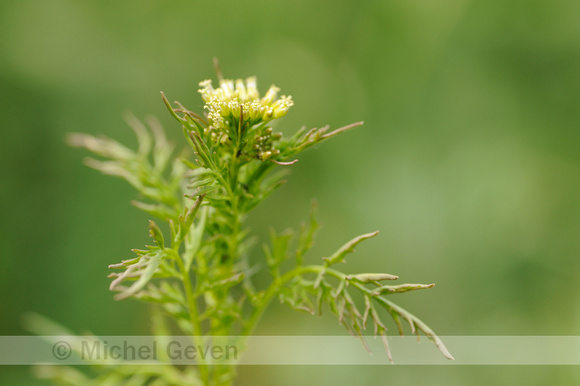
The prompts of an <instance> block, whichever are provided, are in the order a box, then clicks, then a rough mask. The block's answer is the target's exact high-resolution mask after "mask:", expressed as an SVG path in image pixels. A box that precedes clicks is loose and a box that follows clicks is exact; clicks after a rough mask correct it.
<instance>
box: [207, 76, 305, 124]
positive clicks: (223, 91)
mask: <svg viewBox="0 0 580 386" xmlns="http://www.w3.org/2000/svg"><path fill="white" fill-rule="evenodd" d="M199 85H200V87H202V88H201V89H200V90H199V92H200V94H201V97H202V99H203V100H204V102H205V106H204V108H205V109H206V110H208V118H209V120H210V131H211V130H219V131H223V129H224V127H225V126H226V125H231V124H233V123H234V122H239V121H240V117H241V119H242V122H243V123H244V124H245V123H249V124H250V126H252V125H255V124H258V123H261V122H267V121H270V120H273V119H278V118H281V117H283V116H284V115H286V113H287V112H288V109H289V108H290V107H291V106H292V105H294V102H293V101H292V97H291V96H284V95H283V96H281V97H280V99H276V98H277V96H278V91H280V89H279V88H278V87H276V86H274V85H272V86H271V87H270V89H269V90H268V92H267V93H266V95H264V97H263V98H260V93H259V92H258V89H257V87H256V77H250V78H248V79H246V80H245V82H244V80H242V79H237V80H235V81H234V80H232V79H223V80H221V81H220V86H219V87H218V88H217V89H214V88H213V86H212V82H211V80H204V81H203V82H200V84H199Z"/></svg>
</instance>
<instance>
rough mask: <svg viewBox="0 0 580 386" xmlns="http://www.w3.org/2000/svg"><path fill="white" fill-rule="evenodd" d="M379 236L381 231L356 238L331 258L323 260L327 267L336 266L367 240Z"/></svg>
mask: <svg viewBox="0 0 580 386" xmlns="http://www.w3.org/2000/svg"><path fill="white" fill-rule="evenodd" d="M378 234H379V231H376V232H372V233H367V234H364V235H361V236H358V237H355V238H354V239H352V240H350V241H349V242H348V243H346V244H344V245H343V246H342V247H340V248H339V249H338V250H337V251H336V252H334V253H333V254H332V255H331V256H330V257H323V259H324V260H325V262H326V265H327V266H330V265H332V264H336V263H338V262H341V261H343V260H344V257H345V256H346V255H347V254H349V253H352V252H354V247H356V246H357V245H358V244H359V243H361V242H363V241H365V240H367V239H370V238H371V237H375V236H376V235H378Z"/></svg>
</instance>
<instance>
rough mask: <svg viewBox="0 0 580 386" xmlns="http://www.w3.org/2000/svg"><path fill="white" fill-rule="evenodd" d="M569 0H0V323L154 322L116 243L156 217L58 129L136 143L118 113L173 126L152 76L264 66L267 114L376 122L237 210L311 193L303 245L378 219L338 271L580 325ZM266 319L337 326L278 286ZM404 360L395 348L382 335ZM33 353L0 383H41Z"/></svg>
mask: <svg viewBox="0 0 580 386" xmlns="http://www.w3.org/2000/svg"><path fill="white" fill-rule="evenodd" d="M579 20H580V2H578V1H574V0H571V1H566V0H558V1H550V0H525V1H523V0H521V1H503V0H491V1H490V0H481V1H479V0H473V1H470V0H438V1H424V0H405V1H372V0H368V1H354V0H308V1H301V0H297V1H291V2H290V1H278V0H272V1H268V2H261V1H243V2H242V1H172V2H168V1H137V0H132V1H118V0H101V1H98V2H97V1H92V2H89V1H74V0H51V1H42V0H39V1H34V0H3V1H2V2H0V124H1V133H2V135H1V137H0V138H1V139H0V157H1V162H0V176H1V184H2V185H1V189H0V197H1V200H0V206H1V211H0V218H1V227H2V228H1V230H0V245H1V247H0V262H1V268H0V294H1V296H0V333H1V334H3V335H25V334H28V332H27V331H26V330H25V329H24V327H23V324H22V315H23V314H25V313H26V312H28V311H34V312H37V313H40V314H43V315H45V316H47V317H49V318H52V319H54V320H55V321H58V322H60V323H62V324H64V325H66V326H68V327H69V328H71V329H73V330H74V331H77V332H83V331H87V330H88V331H92V332H93V333H95V334H100V335H123V334H147V333H148V331H149V325H148V322H147V309H146V307H145V306H144V305H142V304H139V303H136V302H132V301H123V302H115V301H113V299H112V294H111V293H110V292H109V291H108V290H107V287H108V284H109V279H107V278H106V276H107V274H108V269H107V265H108V264H111V263H115V262H118V261H120V260H121V259H124V258H128V257H130V256H131V252H130V249H131V248H135V247H141V246H142V245H144V244H145V243H147V242H148V240H147V216H146V215H145V214H143V213H141V212H139V211H138V210H137V209H135V208H133V207H131V206H130V205H129V202H130V200H132V199H133V197H134V193H133V191H132V189H131V188H130V187H129V186H128V185H127V184H126V183H124V182H123V181H121V180H115V179H112V178H109V177H105V176H102V175H100V174H99V173H97V172H95V171H93V170H90V169H88V168H86V167H85V166H83V165H82V158H83V157H84V156H85V155H87V154H86V153H84V152H83V151H81V150H78V149H72V148H69V147H67V146H66V145H65V143H64V137H65V135H66V133H68V132H71V131H80V132H87V133H91V134H98V133H102V134H105V135H107V136H110V137H113V138H116V139H119V140H120V141H122V142H124V143H128V144H134V142H135V141H134V139H133V137H132V133H131V131H130V130H129V129H128V128H127V126H126V125H125V124H124V123H123V121H122V119H121V116H122V114H123V112H124V111H126V110H130V111H132V112H133V113H134V114H136V115H137V116H139V117H144V116H145V115H147V114H153V115H155V116H157V117H158V118H160V120H161V121H162V122H163V124H164V126H165V127H166V129H167V131H168V133H169V136H170V137H171V138H173V139H174V140H175V141H180V138H181V137H180V129H179V127H178V126H177V124H176V123H175V122H174V121H172V119H171V117H170V116H169V114H168V113H167V112H166V110H165V108H164V106H163V104H162V102H161V99H160V96H159V91H160V90H163V91H164V92H165V93H166V94H167V95H168V96H169V98H170V99H171V100H179V101H181V102H183V103H184V104H185V105H186V106H188V107H190V108H191V109H201V108H202V102H201V99H200V98H199V95H198V94H197V88H198V87H197V83H198V82H199V81H201V80H203V79H207V78H212V77H213V78H215V76H214V74H213V67H212V58H213V57H218V58H219V59H220V62H221V65H222V69H223V71H224V73H225V75H226V77H247V76H251V75H257V76H258V82H259V87H260V89H261V90H262V92H265V91H266V89H267V87H268V86H269V85H270V84H272V83H275V84H276V85H278V86H279V87H281V88H282V93H286V94H291V95H292V96H293V98H294V100H295V103H296V105H295V106H294V107H293V108H292V109H291V113H290V114H289V115H288V116H287V117H286V118H284V120H283V122H282V123H281V125H279V126H278V127H277V129H281V130H283V131H285V132H287V133H292V132H293V131H295V130H296V129H297V128H299V127H300V126H302V125H307V126H309V127H320V126H322V125H325V124H330V125H331V126H332V127H334V128H336V127H339V126H342V125H345V124H348V123H351V122H354V121H358V120H364V121H365V125H364V126H363V127H362V128H358V129H356V130H354V131H351V132H348V133H346V134H343V135H341V136H340V137H338V138H335V139H333V140H332V141H329V142H326V143H325V144H323V145H321V146H319V148H318V149H316V150H314V151H310V152H308V153H306V154H304V155H303V156H302V157H300V162H299V163H298V164H296V165H295V166H293V167H292V175H291V177H290V180H289V183H288V184H287V185H286V186H284V187H283V188H281V189H280V190H279V191H278V192H277V193H275V194H274V195H273V196H271V197H270V198H269V200H268V201H267V202H266V203H265V204H264V205H263V206H262V207H260V208H259V209H257V210H256V212H255V213H254V216H253V217H252V218H251V219H250V221H249V222H250V225H251V226H252V229H253V230H254V233H255V234H257V235H264V234H265V233H266V232H267V230H268V228H269V227H270V226H273V227H274V228H276V229H278V230H282V229H284V228H286V227H289V226H294V227H295V226H297V225H298V224H299V223H300V221H301V220H302V219H305V218H306V217H307V215H308V210H309V206H310V200H311V198H317V199H318V202H319V207H320V216H319V218H320V221H321V222H322V223H323V225H324V226H323V228H322V229H321V231H320V233H319V238H318V241H317V245H316V247H315V249H314V251H313V254H312V255H311V259H314V260H316V259H318V258H319V257H320V256H323V255H325V254H327V253H329V252H332V251H333V250H334V249H335V248H337V247H338V246H340V245H341V244H342V243H343V242H344V241H346V240H348V239H350V238H352V237H354V236H356V235H358V234H361V233H366V232H370V231H373V230H376V229H379V230H380V231H381V233H380V236H379V237H378V238H375V239H373V240H370V241H367V242H366V243H365V244H363V245H361V246H360V247H359V248H358V251H357V254H356V255H354V256H353V257H351V258H350V259H349V263H348V265H346V266H345V269H347V270H350V272H359V271H381V272H382V271H386V272H390V273H394V274H398V275H400V277H401V280H403V281H407V282H436V283H437V286H436V287H435V288H434V289H432V290H429V291H422V292H415V293H410V294H406V295H401V296H400V297H398V298H397V299H396V300H397V301H398V303H399V304H401V305H403V306H405V307H407V308H408V309H409V310H410V311H411V312H413V313H415V314H417V315H419V316H420V317H421V318H422V319H423V320H425V321H426V322H427V323H428V324H429V325H430V326H431V327H432V328H433V329H434V330H435V331H436V332H438V333H439V334H440V335H579V334H580V304H579V299H580V296H579V295H580V289H579V286H578V284H579V281H578V277H579V274H580V259H579V257H580V201H579V198H580V151H579V149H580V134H579V129H580V108H579V102H580V23H579V22H578V21H579ZM258 333H259V334H274V335H278V334H279V335H293V334H296V335H301V334H302V335H308V334H342V333H343V331H342V330H341V328H340V327H339V326H338V325H337V323H336V321H335V320H334V318H333V317H328V316H326V317H322V318H317V317H312V316H310V315H306V314H297V313H295V312H294V311H291V310H289V309H287V308H285V307H283V306H279V305H277V304H275V305H273V306H272V308H271V309H270V312H269V313H268V314H267V316H266V317H265V319H264V320H263V322H262V324H261V325H260V328H259V329H258ZM394 355H395V359H396V353H394ZM387 381H388V382H389V383H392V384H429V385H466V384H491V383H494V384H498V383H500V384H514V383H520V384H528V385H544V384H562V385H569V384H574V383H576V384H578V383H580V370H579V369H578V368H577V367H571V366H570V367H564V366H562V367H559V366H551V367H509V366H497V367H493V366H492V367H471V366H445V367H427V366H426V367H405V366H401V367H397V366H394V367H393V366H385V367H364V366H362V367H361V366H352V367H316V366H313V367H291V366H288V367H244V368H242V369H240V381H239V384H241V385H257V384H277V385H295V384H299V383H302V384H385V383H386V382H387ZM35 382H38V381H35V380H34V379H33V378H32V376H31V374H30V369H29V368H27V367H14V368H3V369H1V370H0V383H2V384H27V385H28V384H33V383H35Z"/></svg>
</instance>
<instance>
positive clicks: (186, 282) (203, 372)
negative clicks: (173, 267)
mask: <svg viewBox="0 0 580 386" xmlns="http://www.w3.org/2000/svg"><path fill="white" fill-rule="evenodd" d="M174 252H175V255H176V259H175V260H176V262H177V265H178V267H179V270H180V271H181V274H182V276H183V290H184V292H185V297H186V299H187V305H188V308H189V319H190V320H191V327H192V333H193V336H192V338H193V341H194V343H195V345H197V346H199V347H201V345H202V344H203V332H202V329H201V323H200V320H199V312H198V309H197V302H196V301H195V296H194V292H193V285H192V284H191V276H190V274H189V271H187V270H186V269H185V264H184V263H183V259H182V258H181V256H180V255H179V253H177V252H176V251H174ZM197 367H198V369H199V374H200V377H201V379H202V381H203V383H204V384H205V385H208V384H209V371H208V368H207V366H206V365H205V363H204V358H202V357H200V358H199V362H198V366H197Z"/></svg>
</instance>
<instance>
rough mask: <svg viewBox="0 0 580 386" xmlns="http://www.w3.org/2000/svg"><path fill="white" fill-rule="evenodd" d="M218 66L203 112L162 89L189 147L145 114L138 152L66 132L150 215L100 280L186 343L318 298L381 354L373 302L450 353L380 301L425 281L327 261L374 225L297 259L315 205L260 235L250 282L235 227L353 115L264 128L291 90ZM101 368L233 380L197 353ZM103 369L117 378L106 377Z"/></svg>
mask: <svg viewBox="0 0 580 386" xmlns="http://www.w3.org/2000/svg"><path fill="white" fill-rule="evenodd" d="M216 68H217V72H218V78H219V86H218V87H217V88H214V87H213V85H212V81H211V80H205V81H203V82H201V83H200V87H201V88H200V90H199V92H200V94H201V97H202V99H203V101H204V102H205V106H204V110H205V113H204V114H198V113H195V112H193V111H190V110H188V109H187V108H186V107H184V106H183V105H181V104H180V103H179V102H175V104H171V103H170V102H169V101H168V100H167V98H166V97H165V95H163V94H162V97H163V101H164V103H165V105H166V106H167V109H168V110H169V112H170V113H171V115H172V116H173V117H174V118H175V119H176V120H177V121H178V123H179V124H180V125H181V128H182V130H183V134H184V137H185V139H186V141H187V144H188V149H189V150H187V149H186V150H185V151H181V152H179V153H177V154H176V153H175V152H174V146H173V145H171V144H170V143H169V142H168V141H167V140H166V138H165V135H164V133H163V129H162V128H161V126H160V124H159V122H158V121H157V120H155V119H152V118H150V119H149V120H148V126H149V127H148V128H147V127H146V126H145V125H144V124H142V123H141V122H140V121H138V120H137V119H136V118H134V117H129V118H128V123H129V124H130V126H131V127H132V128H133V130H134V131H135V133H136V135H137V138H138V143H139V146H138V149H137V150H131V149H129V148H127V147H125V146H123V145H121V144H119V143H117V142H116V141H114V140H112V139H108V138H104V137H93V136H90V135H87V134H71V135H70V137H69V143H70V144H71V145H73V146H78V147H82V148H86V149H88V150H90V151H91V152H93V153H94V154H96V155H98V156H101V157H103V158H104V159H105V160H100V161H98V160H95V159H87V161H86V163H87V165H89V166H91V167H93V168H95V169H98V170H100V171H101V172H103V173H105V174H109V175H114V176H118V177H122V178H124V179H125V180H127V181H128V182H129V183H130V184H131V185H133V186H134V187H135V188H136V189H137V190H138V192H139V193H140V196H141V198H140V200H138V201H134V202H133V205H135V206H136V207H137V208H139V209H141V210H143V211H145V212H147V213H148V214H150V215H151V216H152V217H154V218H155V221H154V220H151V221H150V223H149V233H150V236H151V237H152V238H153V240H154V241H155V245H153V246H147V248H146V249H136V250H134V252H135V254H136V256H135V257H134V258H132V259H129V260H123V261H121V262H120V263H117V264H112V265H111V266H110V268H112V269H113V270H114V272H113V273H111V275H110V277H111V278H112V282H111V285H110V288H111V290H113V291H115V292H117V294H116V296H115V298H116V299H118V300H121V299H126V298H134V299H137V300H141V301H144V302H147V303H150V304H152V305H153V306H154V308H155V310H156V312H157V313H156V314H155V315H156V316H155V319H154V320H155V323H154V326H155V329H156V331H154V333H156V334H160V335H161V334H162V333H163V332H164V331H169V330H170V328H169V327H167V323H171V321H173V322H175V323H174V326H173V327H171V328H174V329H175V328H177V329H178V330H179V331H181V332H182V333H183V334H185V335H189V336H191V337H192V338H191V339H193V340H194V341H196V342H202V341H207V340H211V339H213V337H215V336H237V337H240V338H239V339H244V337H247V336H249V335H251V334H252V332H253V331H254V329H255V327H256V324H257V323H258V321H259V320H260V318H261V316H262V315H263V313H264V311H265V310H266V308H267V307H268V305H269V304H270V303H271V301H272V300H273V299H276V298H277V299H278V300H279V301H280V302H282V303H285V304H287V305H289V306H290V307H292V308H294V309H296V310H299V311H306V312H308V313H311V314H315V313H317V312H318V313H320V312H322V310H323V309H324V308H326V307H328V308H329V309H330V311H331V312H332V313H333V314H335V315H336V316H337V318H338V322H339V323H340V324H341V325H343V326H344V327H345V328H346V329H347V330H348V331H349V332H350V333H351V334H353V335H355V336H358V337H359V338H360V339H361V341H362V342H363V344H366V343H365V339H364V336H363V332H364V331H365V329H366V328H367V327H368V325H372V330H373V331H374V334H375V335H379V336H381V337H382V339H383V342H384V346H385V349H386V351H387V353H388V355H389V358H391V355H390V351H389V347H388V342H387V339H386V331H387V328H386V326H385V324H384V322H383V320H382V319H381V316H380V313H379V310H380V309H383V310H386V311H388V313H389V314H390V316H391V317H392V318H393V320H394V322H395V324H396V326H397V327H398V330H399V332H400V333H401V334H402V333H403V327H402V323H401V321H404V322H406V323H408V324H409V326H410V329H411V331H412V332H414V333H417V334H418V333H419V332H423V333H424V334H425V335H426V336H428V337H429V338H430V339H431V340H432V341H433V342H434V343H435V344H436V346H437V347H438V348H439V350H440V351H441V352H442V353H443V355H445V356H446V357H448V358H452V357H451V355H450V354H449V352H448V351H447V349H446V348H445V346H444V345H443V343H442V342H441V341H440V339H439V338H438V337H437V336H436V335H435V333H434V332H433V331H432V330H431V329H430V328H429V327H428V326H427V325H426V324H425V323H423V322H422V321H421V320H419V319H418V318H417V317H415V316H414V315H412V314H411V313H409V312H407V311H406V310H404V309H403V308H401V307H399V306H398V305H396V304H395V303H393V302H392V301H391V300H389V299H388V297H389V298H390V295H393V294H397V293H402V292H407V291H411V290H418V289H424V288H431V287H432V286H433V284H427V285H423V284H402V285H385V284H383V283H384V282H385V281H392V280H396V279H398V277H397V276H395V275H391V274H387V273H362V274H347V273H343V272H342V271H340V270H338V269H337V268H336V266H337V264H338V263H341V262H344V261H345V258H346V257H347V255H348V254H350V253H352V252H354V248H355V247H356V246H357V245H358V244H359V243H361V242H363V241H365V240H367V239H370V238H372V237H374V236H376V235H377V234H378V231H377V232H372V233H367V234H363V235H361V236H358V237H355V238H353V239H352V240H350V241H348V242H347V243H345V244H344V245H342V246H341V247H339V248H338V249H337V250H336V251H335V252H333V253H331V254H329V255H328V256H327V257H323V258H322V259H321V260H318V261H316V260H314V262H312V260H310V258H308V259H307V256H306V255H307V253H308V251H309V249H310V248H311V247H312V245H313V242H314V237H315V233H316V231H317V229H318V223H317V220H316V216H315V210H316V206H315V205H313V206H312V212H311V215H310V220H309V221H308V223H307V224H303V225H302V227H301V228H300V231H299V232H298V233H297V234H295V233H294V232H291V231H284V232H281V233H277V232H274V231H272V232H271V235H270V242H269V243H267V244H264V246H263V253H264V262H265V265H266V267H267V270H268V272H269V274H270V277H271V281H270V283H269V285H268V286H266V287H265V288H256V286H255V283H254V282H253V280H252V274H253V273H254V272H255V270H256V269H258V268H257V267H255V266H252V265H251V264H250V261H249V256H250V254H256V253H257V252H256V251H255V250H254V249H252V245H251V244H252V239H251V238H249V237H248V236H249V232H248V229H247V228H246V227H245V225H244V224H245V219H246V217H247V215H248V214H249V212H250V211H251V210H252V209H253V208H255V207H256V206H257V205H258V204H260V203H261V202H262V201H263V200H264V199H265V198H266V197H268V196H269V195H270V194H271V193H272V192H273V191H274V190H276V189H277V188H278V187H280V186H281V185H282V184H283V183H284V180H283V176H284V175H285V174H286V171H287V169H288V167H289V166H290V165H292V164H293V163H295V162H296V161H297V160H296V159H295V158H294V157H295V156H296V155H297V154H298V153H300V152H302V151H304V150H306V149H307V148H310V147H312V146H313V145H316V144H318V143H321V142H323V141H325V140H327V139H329V138H332V137H334V136H335V135H337V134H340V133H342V132H344V131H346V130H348V129H351V128H353V127H356V126H359V125H361V124H362V122H358V123H354V124H351V125H348V126H345V127H342V128H339V129H336V130H334V131H329V128H328V126H326V127H323V128H319V129H318V128H314V129H310V130H306V129H305V128H302V129H300V130H298V131H297V132H296V133H295V134H294V135H292V136H289V137H285V136H284V135H283V134H281V133H278V132H274V129H273V125H272V123H273V121H276V120H278V119H280V118H282V117H283V116H285V115H286V114H287V113H288V110H289V109H290V107H292V105H293V100H292V98H291V97H290V96H281V97H280V98H278V92H279V89H278V88H277V87H275V86H271V87H270V88H269V90H268V91H267V92H266V94H265V95H264V96H262V97H261V96H260V94H259V92H258V89H257V83H256V78H255V77H251V78H248V79H246V80H242V79H238V80H235V81H234V80H229V79H224V78H223V77H222V76H221V72H220V71H219V67H217V66H216ZM192 153H193V158H192V157H191V155H192ZM157 222H160V223H164V224H166V227H167V228H166V229H168V231H165V232H164V231H162V229H161V227H160V226H159V225H158V224H157ZM307 261H308V263H307ZM287 262H288V263H289V264H286V263H287ZM289 265H290V268H288V266H289ZM353 292H358V294H359V295H357V297H358V298H360V299H362V302H356V301H355V300H353V296H352V295H351V294H352V293H353ZM357 303H360V304H357ZM107 371H108V372H107V373H106V374H104V375H102V376H101V377H100V378H99V381H103V382H105V381H108V380H110V379H119V377H121V378H123V379H126V380H127V379H137V378H135V377H139V379H145V380H146V381H151V380H152V379H156V380H161V381H163V382H165V383H171V382H173V381H172V380H178V381H179V382H181V383H189V384H205V385H209V384H228V383H230V382H232V380H233V379H234V377H235V364H230V365H222V366H217V365H214V364H212V363H209V362H204V361H203V360H201V359H200V360H199V361H198V362H197V366H188V367H186V368H182V367H178V366H172V365H171V363H168V364H167V366H164V367H163V371H161V372H153V373H152V372H148V371H147V370H145V369H143V370H141V369H139V368H137V369H135V370H134V371H131V372H130V373H127V372H126V371H125V372H123V371H122V370H118V371H117V372H116V370H115V367H109V368H108V370H107ZM119 374H122V376H120V375H119ZM113 376H115V377H116V378H107V377H113Z"/></svg>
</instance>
